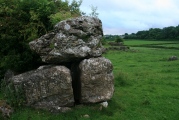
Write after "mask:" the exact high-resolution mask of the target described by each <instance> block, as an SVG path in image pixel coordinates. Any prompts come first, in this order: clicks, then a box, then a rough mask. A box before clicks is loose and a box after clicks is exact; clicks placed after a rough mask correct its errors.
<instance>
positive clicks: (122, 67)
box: [10, 40, 179, 120]
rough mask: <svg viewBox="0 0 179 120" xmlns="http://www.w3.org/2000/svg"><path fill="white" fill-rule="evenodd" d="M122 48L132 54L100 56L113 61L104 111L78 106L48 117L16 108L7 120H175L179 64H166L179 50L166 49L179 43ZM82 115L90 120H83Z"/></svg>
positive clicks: (178, 104)
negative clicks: (111, 88) (112, 83)
mask: <svg viewBox="0 0 179 120" xmlns="http://www.w3.org/2000/svg"><path fill="white" fill-rule="evenodd" d="M124 44H125V45H129V46H131V47H130V49H133V50H129V51H114V50H112V51H108V52H107V53H106V54H104V55H103V56H104V57H106V58H108V59H110V60H111V61H112V63H113V67H114V75H115V93H114V96H113V98H112V100H111V101H109V107H108V108H107V109H102V110H99V105H98V104H96V105H86V106H82V105H78V106H76V107H75V108H73V111H71V112H68V113H61V114H51V113H48V112H45V111H39V110H34V109H31V108H19V109H17V110H16V111H15V113H14V114H13V115H12V117H11V118H10V119H11V120H87V119H89V120H178V119H179V60H176V61H168V58H169V57H170V56H178V57H179V50H177V49H168V48H170V47H174V48H179V43H177V42H176V41H142V40H127V41H125V42H124ZM149 44H150V45H149ZM147 45H149V47H148V46H147ZM152 45H153V46H162V47H154V48H153V47H151V46H152ZM107 46H108V45H107ZM85 114H88V115H89V116H90V118H84V117H83V115H85Z"/></svg>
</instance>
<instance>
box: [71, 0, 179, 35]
mask: <svg viewBox="0 0 179 120" xmlns="http://www.w3.org/2000/svg"><path fill="white" fill-rule="evenodd" d="M70 1H71V0H70ZM91 5H93V6H96V7H97V8H98V9H97V13H99V16H98V17H99V18H100V19H101V20H102V23H103V31H104V34H118V35H122V34H124V33H136V32H137V31H140V30H148V29H149V28H163V27H168V26H177V25H179V0H83V3H82V5H81V10H82V11H84V12H85V13H87V14H89V13H91V7H90V6H91Z"/></svg>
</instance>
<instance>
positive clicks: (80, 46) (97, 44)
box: [29, 16, 104, 64]
mask: <svg viewBox="0 0 179 120" xmlns="http://www.w3.org/2000/svg"><path fill="white" fill-rule="evenodd" d="M102 36H103V30H102V22H101V20H99V19H98V18H93V17H87V16H82V17H77V18H72V19H67V20H64V21H61V22H59V23H58V24H56V25H55V27H54V30H53V31H52V32H50V33H48V34H46V35H43V36H41V37H40V38H38V39H37V40H34V41H32V42H30V43H29V45H30V48H31V49H32V50H34V51H36V52H37V53H38V54H39V55H40V56H41V58H42V61H43V62H46V63H53V64H58V63H61V62H72V61H78V60H81V59H84V58H89V57H98V56H101V54H102V53H103V51H104V48H103V47H102V44H101V39H102Z"/></svg>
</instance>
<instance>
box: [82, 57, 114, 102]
mask: <svg viewBox="0 0 179 120" xmlns="http://www.w3.org/2000/svg"><path fill="white" fill-rule="evenodd" d="M79 69H80V82H81V83H80V84H81V85H80V86H81V90H80V91H81V95H80V98H79V99H80V102H81V103H97V102H103V101H107V100H110V99H111V97H112V95H113V92H114V83H113V79H114V76H113V72H112V70H113V66H112V64H111V62H110V60H108V59H106V58H104V57H98V58H90V59H85V60H83V61H82V62H81V63H80V65H79Z"/></svg>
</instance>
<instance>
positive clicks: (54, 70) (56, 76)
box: [10, 65, 74, 111]
mask: <svg viewBox="0 0 179 120" xmlns="http://www.w3.org/2000/svg"><path fill="white" fill-rule="evenodd" d="M10 80H11V82H12V83H13V85H14V88H15V90H16V91H19V89H20V88H21V90H23V92H22V93H24V95H23V96H25V100H26V105H28V106H32V107H35V108H42V109H46V110H53V111H54V109H56V110H60V109H59V108H61V107H70V106H73V105H74V96H73V89H72V78H71V75H70V70H69V69H68V68H66V67H64V66H50V65H49V66H41V67H39V68H38V69H37V70H34V71H30V72H26V73H23V74H19V75H16V76H14V77H12V78H11V79H10Z"/></svg>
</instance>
